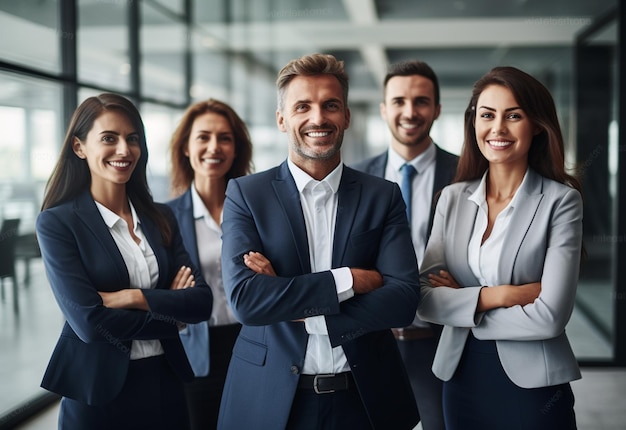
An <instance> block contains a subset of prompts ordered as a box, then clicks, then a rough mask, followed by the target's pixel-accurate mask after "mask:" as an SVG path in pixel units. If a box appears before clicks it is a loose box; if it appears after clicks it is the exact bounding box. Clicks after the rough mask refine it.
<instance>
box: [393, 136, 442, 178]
mask: <svg viewBox="0 0 626 430" xmlns="http://www.w3.org/2000/svg"><path fill="white" fill-rule="evenodd" d="M436 156H437V148H435V144H434V143H433V141H432V140H431V141H430V143H429V144H428V148H426V150H425V151H424V152H422V153H421V154H420V155H418V156H417V157H415V158H414V159H412V160H409V161H406V160H405V159H404V158H402V157H401V156H400V154H398V153H397V152H396V151H395V150H394V149H393V148H392V147H391V146H389V151H388V155H387V163H389V165H390V166H391V167H392V168H393V170H395V171H398V172H399V171H400V168H402V166H403V165H404V164H405V163H408V164H411V165H412V166H413V167H415V170H417V171H418V172H424V171H425V170H426V169H427V168H428V166H429V165H430V164H431V163H434V162H435V158H436Z"/></svg>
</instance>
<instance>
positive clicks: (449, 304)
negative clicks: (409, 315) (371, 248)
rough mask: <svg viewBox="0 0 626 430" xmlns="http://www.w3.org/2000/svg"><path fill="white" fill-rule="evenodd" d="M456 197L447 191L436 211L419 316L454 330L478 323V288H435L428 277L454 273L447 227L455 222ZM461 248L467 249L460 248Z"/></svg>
mask: <svg viewBox="0 0 626 430" xmlns="http://www.w3.org/2000/svg"><path fill="white" fill-rule="evenodd" d="M454 199H455V195H454V194H453V193H451V192H450V189H449V188H444V189H443V191H442V193H441V196H440V198H439V201H438V202H437V206H436V209H435V217H434V220H433V229H432V232H431V235H430V238H429V239H428V244H427V245H426V251H425V253H424V261H423V262H422V276H421V278H420V283H421V301H420V304H419V306H418V310H417V315H418V316H419V317H420V318H421V319H422V320H424V321H428V322H431V323H435V324H442V325H450V326H454V327H474V326H475V325H476V323H477V318H476V306H477V305H478V295H479V293H480V288H477V287H478V286H464V288H459V289H454V288H447V287H438V288H433V287H432V286H431V285H430V283H429V282H428V274H430V273H439V271H440V270H450V269H449V267H448V264H447V262H446V252H445V246H446V238H445V226H446V225H447V223H450V222H454V221H453V220H449V219H447V218H448V214H449V213H450V206H451V205H452V204H453V203H454ZM458 246H464V245H463V244H458Z"/></svg>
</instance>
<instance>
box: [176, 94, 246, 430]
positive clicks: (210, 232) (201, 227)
mask: <svg viewBox="0 0 626 430" xmlns="http://www.w3.org/2000/svg"><path fill="white" fill-rule="evenodd" d="M170 151H171V159H172V166H173V167H172V175H171V177H172V191H173V193H174V195H176V196H178V197H177V198H176V199H174V200H172V201H171V202H169V203H168V204H169V205H170V207H171V208H172V210H173V211H174V214H175V216H176V218H177V220H178V224H179V225H180V230H181V234H182V237H183V242H184V243H185V247H186V248H187V251H188V252H189V255H190V256H191V260H192V261H193V262H194V264H195V265H196V266H197V267H200V268H201V271H202V274H203V276H204V278H205V279H206V280H207V281H208V283H209V285H210V286H211V289H212V291H213V297H214V306H213V313H212V314H211V318H210V320H209V321H208V322H202V323H200V324H192V325H188V326H187V328H186V329H184V330H182V331H181V332H180V338H181V340H182V341H183V345H184V346H185V351H186V352H187V356H188V357H189V361H190V362H191V366H192V368H193V370H194V374H195V376H196V378H195V379H194V381H193V382H192V383H190V384H186V385H185V394H186V396H187V404H188V407H189V415H190V420H191V427H192V429H203V430H206V429H214V428H216V427H217V417H218V412H219V407H220V400H221V397H222V390H223V388H224V382H225V380H226V373H227V370H228V364H229V363H230V357H231V352H232V349H233V346H234V344H235V340H236V339H237V335H238V334H239V330H240V329H241V324H239V323H238V322H237V320H236V319H235V317H234V316H233V313H232V311H231V309H230V306H229V304H228V300H227V298H226V295H225V293H224V286H223V282H222V271H221V255H222V254H221V248H222V229H221V224H222V209H223V207H224V200H225V199H226V184H227V182H228V180H229V179H231V178H237V177H239V176H243V175H247V174H249V173H250V171H251V169H252V144H251V142H250V136H249V134H248V129H247V127H246V125H245V123H244V122H243V121H242V120H241V118H240V117H239V116H238V115H237V113H236V112H235V111H234V110H233V109H232V108H231V107H230V106H229V105H227V104H226V103H223V102H221V101H218V100H214V99H210V100H207V101H202V102H198V103H195V104H193V105H191V106H190V107H189V108H188V109H187V111H186V112H185V114H184V115H183V118H182V119H181V121H180V124H179V125H178V127H177V129H176V131H175V132H174V135H173V136H172V140H171V144H170ZM209 339H210V342H209Z"/></svg>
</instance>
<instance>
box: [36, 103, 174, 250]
mask: <svg viewBox="0 0 626 430" xmlns="http://www.w3.org/2000/svg"><path fill="white" fill-rule="evenodd" d="M106 111H116V112H120V113H122V114H123V115H125V116H126V117H127V118H128V120H129V121H130V122H131V123H132V124H133V127H134V129H135V130H136V132H137V134H138V137H139V147H140V149H141V155H140V157H139V161H138V162H137V165H136V166H135V170H134V171H133V173H132V175H131V176H130V179H129V180H128V182H127V183H126V193H127V194H128V197H129V198H130V200H131V201H132V202H133V205H134V206H135V207H136V209H137V212H138V213H140V214H145V215H147V216H148V217H149V218H150V219H152V220H153V221H154V222H155V223H156V224H157V227H158V228H159V230H160V232H161V237H162V238H163V242H164V243H165V244H166V245H168V244H169V243H170V241H171V235H172V231H171V228H170V226H169V223H168V222H167V219H166V218H165V216H164V215H163V214H162V213H161V212H160V211H159V210H158V209H157V207H156V205H155V203H154V200H153V199H152V194H151V193H150V189H149V188H148V180H147V178H146V166H147V164H148V146H147V144H146V133H145V130H144V125H143V121H142V120H141V116H140V115H139V111H138V110H137V108H136V107H135V105H134V104H133V103H132V102H131V101H130V100H128V99H126V98H125V97H122V96H120V95H118V94H110V93H104V94H100V95H98V96H94V97H89V98H88V99H86V100H85V101H83V102H82V103H81V104H80V106H78V108H76V110H75V111H74V114H73V115H72V119H71V120H70V125H69V127H68V129H67V133H66V134H65V139H64V141H63V147H62V148H61V154H60V156H59V159H58V161H57V163H56V165H55V167H54V169H53V171H52V175H51V176H50V179H49V180H48V183H47V185H46V191H45V194H44V197H43V203H42V206H41V210H44V209H47V208H51V207H54V206H58V205H60V204H62V203H64V202H67V201H70V200H72V199H74V198H76V197H77V196H78V195H79V194H81V193H82V192H84V191H85V190H88V189H89V187H90V185H91V172H90V171H89V166H88V165H87V163H86V162H85V160H82V159H80V158H79V157H78V156H77V155H76V154H75V153H74V149H73V143H74V139H75V138H78V139H80V140H82V141H84V140H85V139H86V138H87V134H88V133H89V131H90V130H91V128H92V127H93V124H94V122H95V120H96V119H97V118H98V117H99V116H100V115H102V113H103V112H106Z"/></svg>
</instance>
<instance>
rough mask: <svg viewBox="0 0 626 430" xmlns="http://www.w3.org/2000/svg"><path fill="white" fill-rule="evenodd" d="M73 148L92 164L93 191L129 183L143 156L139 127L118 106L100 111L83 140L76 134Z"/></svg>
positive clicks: (90, 168)
mask: <svg viewBox="0 0 626 430" xmlns="http://www.w3.org/2000/svg"><path fill="white" fill-rule="evenodd" d="M73 149H74V153H75V154H76V155H77V156H78V157H79V158H82V159H83V160H86V162H87V164H88V166H89V171H90V173H91V190H92V193H93V194H98V190H107V189H111V187H118V186H125V184H126V183H127V182H128V180H129V179H130V177H131V175H132V173H133V171H134V170H135V166H136V165H137V162H138V161H139V157H140V156H141V148H140V146H139V133H138V131H137V130H135V127H134V126H133V124H132V123H131V121H130V120H129V119H128V117H127V116H126V115H125V114H123V113H121V112H119V111H115V110H110V111H104V112H103V113H102V114H100V116H98V117H97V118H96V120H95V121H94V123H93V126H92V127H91V129H90V130H89V132H88V133H87V136H86V138H85V139H84V140H83V141H81V140H80V139H78V138H74V144H73Z"/></svg>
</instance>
